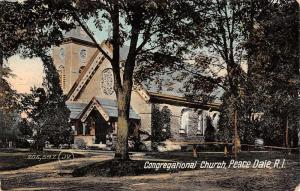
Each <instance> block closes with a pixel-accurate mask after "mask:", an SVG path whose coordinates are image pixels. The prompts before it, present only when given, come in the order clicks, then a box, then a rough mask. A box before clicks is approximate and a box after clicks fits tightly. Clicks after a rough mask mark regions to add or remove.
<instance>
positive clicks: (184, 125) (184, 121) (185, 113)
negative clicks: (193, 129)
mask: <svg viewBox="0 0 300 191" xmlns="http://www.w3.org/2000/svg"><path fill="white" fill-rule="evenodd" d="M188 127H189V110H188V109H182V110H181V124H180V131H179V133H187V132H188Z"/></svg>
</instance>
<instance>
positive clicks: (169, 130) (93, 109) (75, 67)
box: [52, 27, 219, 150]
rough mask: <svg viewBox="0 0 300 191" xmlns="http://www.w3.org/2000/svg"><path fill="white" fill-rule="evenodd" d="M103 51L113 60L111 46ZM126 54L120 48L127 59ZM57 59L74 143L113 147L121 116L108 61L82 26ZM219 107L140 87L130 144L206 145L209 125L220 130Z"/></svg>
mask: <svg viewBox="0 0 300 191" xmlns="http://www.w3.org/2000/svg"><path fill="white" fill-rule="evenodd" d="M101 47H102V48H103V49H104V50H105V51H106V52H107V53H108V54H109V55H112V47H111V46H110V45H109V44H107V43H105V42H103V43H102V44H101ZM127 52H128V49H126V48H122V49H121V55H120V56H121V58H122V59H123V60H124V59H126V55H127ZM52 54H53V60H54V64H55V66H56V68H57V70H58V73H59V76H60V84H61V87H62V89H63V91H64V93H65V94H66V95H67V96H68V101H67V106H68V107H69V109H70V111H71V115H70V120H71V123H72V128H73V130H74V144H75V145H84V146H85V147H104V148H113V146H114V140H115V138H116V133H117V132H116V130H117V116H118V111H117V102H116V96H115V93H114V90H113V80H114V79H113V72H112V69H111V65H110V63H109V61H108V60H107V59H105V57H104V56H103V55H102V54H101V53H100V52H99V51H98V50H97V48H96V46H95V44H94V43H93V41H92V40H91V39H90V38H89V37H88V36H87V34H86V33H85V32H84V31H83V30H82V29H81V28H79V27H77V28H76V29H73V30H71V31H70V32H68V33H67V34H66V35H65V40H64V42H63V43H62V44H61V45H60V46H58V47H57V46H54V47H53V51H52ZM218 108H219V104H218V103H211V104H201V103H198V102H191V101H189V100H187V99H185V98H184V97H183V96H182V95H179V94H177V93H175V92H174V91H159V92H158V91H155V90H153V88H146V86H142V85H135V86H134V89H133V91H132V100H131V108H130V116H129V117H130V129H129V133H130V139H129V140H135V141H137V140H138V142H139V143H145V145H144V146H143V149H148V150H149V149H151V145H152V147H153V142H154V141H158V142H159V141H161V142H166V141H167V142H169V143H174V142H182V141H187V140H197V141H201V140H204V137H205V134H206V129H207V127H208V124H210V125H212V126H213V128H215V130H217V122H218V118H219V112H218ZM131 137H132V139H131ZM158 137H160V138H159V139H158ZM147 143H148V144H147ZM130 146H131V145H130Z"/></svg>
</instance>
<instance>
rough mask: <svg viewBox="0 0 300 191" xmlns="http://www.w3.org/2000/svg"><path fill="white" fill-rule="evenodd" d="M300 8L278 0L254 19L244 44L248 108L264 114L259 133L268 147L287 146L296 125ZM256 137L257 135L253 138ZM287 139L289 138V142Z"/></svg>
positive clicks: (294, 134) (287, 1) (297, 119)
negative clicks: (252, 30) (246, 41)
mask: <svg viewBox="0 0 300 191" xmlns="http://www.w3.org/2000/svg"><path fill="white" fill-rule="evenodd" d="M298 23H299V8H298V6H297V3H296V2H295V1H292V0H286V1H277V2H276V3H274V4H271V5H270V6H269V10H268V11H266V12H265V13H264V15H261V17H259V18H258V19H257V22H256V24H255V30H254V33H253V36H252V37H251V39H249V42H248V43H247V47H248V53H249V54H248V60H249V72H248V79H249V80H248V86H247V89H246V93H247V99H246V101H247V103H246V104H247V105H248V106H250V108H251V110H252V112H253V113H261V114H263V115H262V116H261V118H260V121H259V124H258V125H259V129H258V132H256V133H257V134H260V135H261V136H262V137H263V138H264V139H265V140H266V142H267V143H268V144H276V145H279V144H280V145H285V146H289V145H290V141H289V140H291V139H293V137H294V139H295V140H294V141H293V142H294V145H296V144H295V142H297V141H296V139H297V126H298V125H299V124H297V123H299V117H298V116H299V99H298V92H299V85H300V83H299V48H298V47H299V24H298ZM256 136H259V135H256ZM289 136H292V137H291V139H290V138H289Z"/></svg>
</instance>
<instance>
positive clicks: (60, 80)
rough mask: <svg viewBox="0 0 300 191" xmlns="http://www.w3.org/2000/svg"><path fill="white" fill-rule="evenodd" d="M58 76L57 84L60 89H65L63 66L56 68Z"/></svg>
mask: <svg viewBox="0 0 300 191" xmlns="http://www.w3.org/2000/svg"><path fill="white" fill-rule="evenodd" d="M57 72H58V75H59V83H60V86H61V88H62V89H65V86H66V75H65V67H64V66H62V65H61V66H59V67H58V70H57Z"/></svg>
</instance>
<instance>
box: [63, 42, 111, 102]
mask: <svg viewBox="0 0 300 191" xmlns="http://www.w3.org/2000/svg"><path fill="white" fill-rule="evenodd" d="M101 46H102V47H104V46H106V44H105V41H103V42H102V43H101ZM107 48H108V49H110V48H109V47H107ZM99 54H101V52H100V51H99V50H98V49H97V50H96V52H95V53H94V55H93V56H92V57H91V59H90V60H89V62H88V64H87V65H86V66H85V67H84V69H83V71H82V72H81V73H80V75H79V76H78V78H77V80H76V81H75V82H74V84H73V86H72V88H71V89H70V91H69V92H68V95H67V98H68V100H69V101H74V100H75V99H76V97H77V96H78V94H79V93H80V92H81V90H82V88H83V87H84V86H85V85H86V83H87V82H88V81H89V80H88V79H89V77H90V75H93V74H94V73H93V72H94V71H95V70H97V69H98V66H99V64H101V63H102V62H103V61H104V60H105V59H106V58H105V57H104V56H103V55H102V54H101V57H100V59H99V62H98V63H97V65H96V67H95V68H94V70H93V71H91V72H90V75H89V76H88V78H87V79H86V81H85V82H84V84H83V85H82V86H80V87H79V90H78V91H77V94H75V95H73V94H74V92H75V90H76V89H77V88H78V86H79V84H80V83H81V81H82V80H83V79H84V77H85V75H86V74H87V72H88V71H89V70H90V68H91V66H92V65H93V63H94V61H95V59H96V58H97V56H98V55H99Z"/></svg>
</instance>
